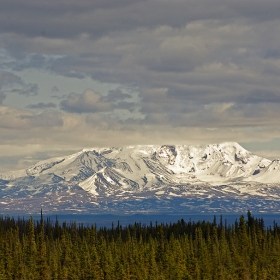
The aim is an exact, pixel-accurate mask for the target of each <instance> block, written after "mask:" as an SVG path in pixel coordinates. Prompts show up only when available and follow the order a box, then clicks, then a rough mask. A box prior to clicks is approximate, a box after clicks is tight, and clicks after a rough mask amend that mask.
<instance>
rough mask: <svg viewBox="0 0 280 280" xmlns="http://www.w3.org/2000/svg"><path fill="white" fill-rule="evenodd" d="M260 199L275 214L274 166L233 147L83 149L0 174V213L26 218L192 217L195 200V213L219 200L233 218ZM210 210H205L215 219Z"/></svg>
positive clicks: (277, 175)
mask: <svg viewBox="0 0 280 280" xmlns="http://www.w3.org/2000/svg"><path fill="white" fill-rule="evenodd" d="M264 198H265V199H266V200H269V201H273V203H272V204H271V205H274V204H275V206H273V207H274V208H273V209H274V210H275V211H276V210H277V209H278V208H279V210H280V205H278V204H279V203H278V202H277V199H279V198H280V161H279V160H273V161H271V160H268V159H266V158H263V157H259V156H257V155H255V154H253V153H251V152H249V151H247V150H246V149H244V148H243V147H242V146H240V145H239V144H238V143H236V142H224V143H219V144H208V145H197V146H194V145H135V146H126V147H119V148H116V147H105V148H104V147H103V148H86V149H83V150H82V151H79V152H77V153H74V154H72V155H69V156H65V157H57V158H52V159H47V160H44V161H40V162H38V163H37V164H35V165H33V166H30V167H29V168H27V169H23V170H19V171H11V172H7V173H3V174H0V210H1V209H2V211H4V210H5V209H6V210H7V211H8V210H9V209H14V207H15V206H16V203H17V206H16V208H17V209H20V207H22V208H24V209H29V210H30V209H33V208H36V207H38V205H44V207H46V208H47V209H49V211H51V210H53V211H68V210H69V209H72V210H69V211H70V212H71V211H73V212H79V211H82V212H85V211H88V212H91V213H92V212H100V211H101V212H102V211H103V212H104V211H105V212H106V211H108V212H114V211H115V210H114V205H115V208H116V209H117V210H118V211H120V212H131V213H134V212H135V213H137V212H141V211H145V210H147V211H152V212H153V211H156V212H157V211H162V210H163V208H164V209H165V211H167V212H174V211H178V209H179V208H180V209H181V210H180V211H191V209H194V208H192V207H193V206H192V205H191V204H192V203H189V202H192V201H193V202H194V204H197V203H198V201H201V200H202V203H200V204H201V205H200V206H199V209H200V208H203V205H204V204H203V200H204V201H207V200H210V202H209V203H210V205H212V204H213V203H212V202H213V201H216V200H219V201H220V202H219V203H220V204H221V205H224V204H226V205H227V204H230V205H231V206H230V207H229V206H227V207H228V209H226V206H220V208H222V209H223V210H230V209H235V210H237V208H238V207H240V205H243V206H242V207H247V206H248V202H246V201H248V200H250V199H253V200H257V201H258V203H260V204H259V205H262V204H263V200H264ZM211 199H212V200H211ZM148 200H151V202H149V203H148V205H146V204H145V203H146V202H147V201H148ZM175 200H177V202H176V203H175V202H174V201H175ZM178 200H180V203H179V206H178V205H177V204H178ZM227 200H228V201H229V202H227ZM235 200H240V201H237V202H236V201H235ZM28 201H29V202H28ZM30 201H31V202H30ZM211 201H212V202H211ZM259 201H261V202H259ZM35 202H36V203H37V205H36V206H35V205H34V204H35ZM174 203H175V205H174ZM185 203H187V206H185V207H184V205H185ZM188 203H189V204H188ZM209 203H208V204H209ZM236 203H237V205H239V206H238V207H234V205H235V204H236ZM208 204H207V203H206V206H205V205H204V208H205V209H208V210H209V211H210V210H212V211H215V209H216V208H217V207H216V208H215V207H213V206H209V205H208ZM246 204H247V205H246ZM20 205H21V206H20ZM79 205H80V206H79ZM106 205H107V206H106ZM108 205H111V206H108ZM120 205H121V206H120ZM139 205H141V206H139ZM144 205H146V206H144ZM168 205H169V206H168ZM170 205H172V206H170ZM207 205H208V206H207ZM32 207H33V208H32ZM254 207H256V206H254ZM80 208H81V209H82V210H81V209H80ZM218 208H219V207H218ZM67 209H68V210H67ZM208 210H207V211H208ZM246 210H247V209H246ZM230 211H231V210H230ZM277 211H278V210H277Z"/></svg>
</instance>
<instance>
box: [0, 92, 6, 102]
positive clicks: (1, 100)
mask: <svg viewBox="0 0 280 280" xmlns="http://www.w3.org/2000/svg"><path fill="white" fill-rule="evenodd" d="M6 97H7V95H6V94H5V93H3V92H1V91H0V104H2V102H3V101H4V100H5V98H6Z"/></svg>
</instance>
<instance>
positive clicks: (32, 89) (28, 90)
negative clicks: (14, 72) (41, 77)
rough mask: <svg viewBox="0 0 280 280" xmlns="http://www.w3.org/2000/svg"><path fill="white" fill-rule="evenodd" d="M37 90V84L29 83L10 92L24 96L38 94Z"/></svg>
mask: <svg viewBox="0 0 280 280" xmlns="http://www.w3.org/2000/svg"><path fill="white" fill-rule="evenodd" d="M38 91H39V86H38V84H31V83H29V84H23V86H22V88H20V89H13V90H12V92H15V93H17V94H20V95H25V96H34V95H38Z"/></svg>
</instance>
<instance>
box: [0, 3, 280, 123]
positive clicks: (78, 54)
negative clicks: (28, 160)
mask: <svg viewBox="0 0 280 280" xmlns="http://www.w3.org/2000/svg"><path fill="white" fill-rule="evenodd" d="M65 1H66V0H60V1H59V2H58V3H55V4H54V3H52V2H50V3H48V2H46V3H39V2H36V1H35V0H27V1H24V2H19V0H12V1H11V3H5V5H3V10H2V11H0V36H1V38H2V40H0V47H2V48H5V49H7V50H10V52H11V53H12V55H14V53H16V56H18V57H20V55H19V53H22V58H19V59H17V60H13V59H10V60H12V61H8V62H6V63H5V64H2V67H3V68H5V67H6V68H7V69H13V70H14V71H24V70H25V69H44V70H46V71H49V72H50V73H52V74H54V75H58V76H64V77H70V78H73V79H75V78H77V79H81V80H82V79H84V78H86V77H91V78H92V79H93V80H95V81H99V82H102V83H105V84H109V83H115V84H117V85H120V88H123V87H122V86H124V87H127V86H128V87H131V88H132V89H134V94H135V92H139V99H137V98H136V99H135V98H134V97H135V95H134V97H133V96H130V95H129V94H127V93H124V92H123V91H121V90H120V88H117V89H116V90H111V91H109V92H108V94H107V95H106V94H105V93H102V94H99V93H96V92H94V91H92V90H86V91H84V92H83V93H82V94H78V93H70V94H68V95H67V96H63V97H62V100H61V102H60V109H61V110H62V111H65V112H68V113H80V114H82V113H95V114H97V113H106V114H114V113H115V111H117V109H124V110H128V111H129V112H130V113H131V119H137V118H139V120H138V121H139V123H141V121H142V123H143V124H149V123H150V124H155V125H160V124H166V125H176V124H179V125H182V126H184V125H185V126H188V125H192V126H195V125H197V126H205V125H209V124H211V125H214V124H215V122H216V123H217V125H218V124H219V125H226V124H228V125H234V123H236V124H240V123H242V118H240V117H238V116H242V117H243V118H244V120H245V122H246V124H248V123H251V124H252V125H254V124H255V123H257V122H259V120H260V113H259V114H254V113H253V110H258V109H260V108H261V109H262V110H263V112H264V113H263V114H262V117H263V118H264V122H265V123H267V118H266V117H265V114H266V113H267V114H268V115H269V108H270V106H272V105H274V104H275V103H277V104H278V103H279V96H280V93H279V87H280V81H279V73H280V65H279V57H280V56H279V53H280V52H279V50H280V41H279V39H278V38H279V36H278V34H279V28H280V19H279V15H278V11H279V9H280V2H279V1H276V0H268V1H266V2H263V1H260V0H248V1H243V0H236V1H231V0H226V1H223V2H221V1H219V0H209V1H206V0H189V1H181V0H175V1H172V2H168V1H161V0H151V1H146V0H137V1H134V0H132V1H122V3H116V2H114V1H112V0H110V1H89V0H83V1H80V2H77V1H74V0H70V1H67V3H66V2H65ZM1 13H2V15H3V17H1ZM4 13H5V14H6V15H7V14H10V16H11V18H12V20H11V22H9V24H8V23H7V22H5V16H4ZM18 13H21V16H20V17H19V16H16V15H18ZM6 17H7V16H6ZM1 21H2V22H1ZM1 23H3V24H1ZM34 23H36V24H34ZM1 38H0V39H1ZM268 42H269V43H268ZM33 86H34V87H33V89H32V87H31V84H29V85H23V84H21V88H20V89H14V90H13V91H14V92H17V93H19V94H25V95H28V94H36V93H38V87H37V88H36V84H34V85H33ZM28 87H29V88H28ZM60 90H61V91H62V90H63V89H60ZM53 91H54V92H55V91H57V89H56V88H55V87H54V88H53ZM82 91H83V88H82V89H81V92H82ZM68 92H69V91H68ZM53 97H55V96H53ZM1 98H2V101H3V100H4V98H5V95H4V92H3V94H2V97H1ZM57 98H58V97H57ZM135 100H137V101H135ZM136 103H137V104H136ZM39 104H40V103H38V104H37V105H36V104H34V105H30V106H35V107H36V106H37V107H40V106H41V107H42V108H43V107H44V106H46V105H47V104H45V103H41V104H40V105H39ZM276 107H277V106H276ZM29 108H32V107H29ZM33 108H34V107H33ZM221 108H222V109H221ZM272 111H273V112H274V114H276V113H275V112H276V109H275V108H273V109H272ZM236 112H238V113H236ZM121 113H122V111H121ZM133 114H135V115H133ZM221 116H222V120H220V117H221ZM253 116H255V118H256V119H255V120H253V119H252V118H253ZM247 119H250V121H248V122H247Z"/></svg>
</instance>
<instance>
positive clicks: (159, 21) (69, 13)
mask: <svg viewBox="0 0 280 280" xmlns="http://www.w3.org/2000/svg"><path fill="white" fill-rule="evenodd" d="M279 9H280V4H279V1H276V0H267V1H265V2H263V1H260V0H248V1H242V0H236V1H231V0H226V1H222V2H221V1H219V0H208V1H205V0H189V1H181V0H175V1H172V2H168V1H160V0H151V1H147V0H131V1H118V3H116V1H113V0H106V1H89V0H83V1H79V2H75V1H73V0H71V1H67V0H60V1H59V2H52V1H48V2H46V3H42V2H38V1H36V0H26V1H20V0H11V1H4V3H3V4H2V5H1V11H0V19H1V20H0V32H3V33H8V32H10V33H17V34H23V35H25V36H29V37H36V36H45V37H51V38H69V37H75V36H78V35H79V34H82V33H88V34H90V35H91V36H93V37H96V36H104V35H107V34H109V33H111V32H116V31H121V32H122V31H124V30H131V29H136V28H142V27H148V28H152V27H157V26H161V25H169V26H172V27H175V28H180V27H182V26H184V25H186V24H187V23H190V22H192V21H197V20H208V19H213V18H215V19H219V20H220V19H223V20H226V21H230V20H232V19H233V18H238V19H239V20H242V19H250V20H253V21H266V20H274V19H278V18H279V14H278V11H279ZM34 22H36V24H34Z"/></svg>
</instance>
